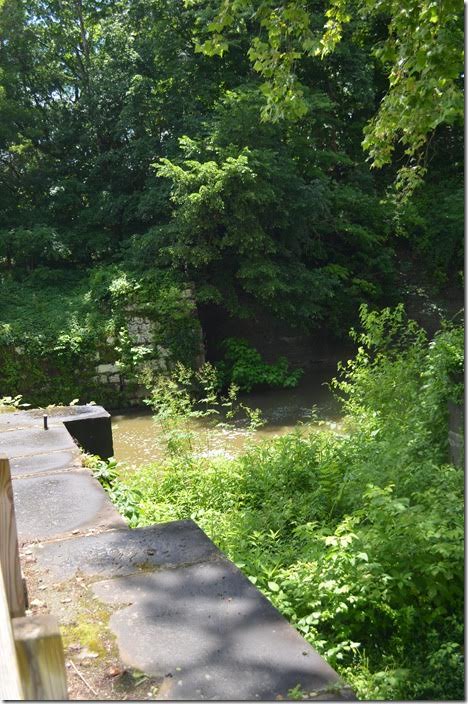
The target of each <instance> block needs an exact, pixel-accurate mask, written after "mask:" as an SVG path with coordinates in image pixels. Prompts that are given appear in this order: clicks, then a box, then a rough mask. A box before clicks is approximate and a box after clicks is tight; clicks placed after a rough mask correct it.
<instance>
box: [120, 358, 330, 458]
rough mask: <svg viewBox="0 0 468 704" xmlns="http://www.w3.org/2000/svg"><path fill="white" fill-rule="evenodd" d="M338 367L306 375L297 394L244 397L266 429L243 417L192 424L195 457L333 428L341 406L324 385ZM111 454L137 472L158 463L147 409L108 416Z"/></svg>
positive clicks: (155, 428) (157, 433) (160, 443)
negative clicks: (292, 433)
mask: <svg viewBox="0 0 468 704" xmlns="http://www.w3.org/2000/svg"><path fill="white" fill-rule="evenodd" d="M335 374H336V367H335V366H333V367H321V368H320V369H318V370H315V371H314V372H309V373H308V374H307V375H305V376H304V377H303V378H302V379H301V381H300V383H299V385H298V386H297V387H296V388H295V389H266V390H263V391H254V392H252V393H248V394H247V393H244V394H241V395H240V397H239V401H241V402H242V403H244V404H247V405H248V406H249V407H250V408H254V409H255V408H259V409H260V410H261V412H262V417H263V420H264V425H263V426H262V427H261V428H260V429H259V430H257V431H256V432H255V433H252V432H251V431H249V429H248V420H247V419H246V417H245V414H242V415H243V417H242V416H239V417H237V418H236V419H235V420H232V421H229V422H228V423H225V424H223V426H222V427H219V426H218V427H217V425H216V424H217V423H218V422H219V419H218V418H216V419H215V418H198V419H190V420H189V421H188V422H187V424H186V425H185V426H184V427H183V428H182V429H181V430H182V431H186V432H189V433H190V434H191V436H192V437H191V442H192V445H193V448H194V451H195V453H196V454H199V455H203V456H216V455H221V454H222V455H224V456H228V457H233V456H235V455H236V454H238V453H239V452H241V451H242V450H243V449H244V448H245V446H246V445H247V444H248V443H250V442H257V441H259V440H262V439H264V438H271V437H274V436H278V435H283V434H284V433H288V432H290V431H291V430H293V429H294V428H295V427H298V426H305V427H308V428H310V427H318V426H319V422H320V421H321V422H322V423H323V422H325V424H326V425H327V426H328V427H331V428H332V429H334V428H336V427H337V426H338V425H339V422H340V419H341V411H340V405H339V403H338V401H337V400H336V399H335V398H334V397H333V395H332V392H331V390H330V388H329V387H328V386H327V382H329V381H330V379H332V378H333V376H334V375H335ZM321 427H322V426H321ZM112 431H113V437H114V454H115V457H116V458H117V460H120V461H125V462H128V464H129V465H130V466H133V467H138V466H141V465H144V464H148V463H150V462H154V461H157V460H160V459H161V458H162V457H163V455H164V446H165V438H167V436H165V434H164V431H163V429H162V428H161V426H160V424H158V423H157V422H156V421H155V420H154V419H153V417H152V414H151V411H150V410H146V409H139V410H132V411H125V412H122V413H118V412H117V413H116V414H115V415H113V417H112Z"/></svg>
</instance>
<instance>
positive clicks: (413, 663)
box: [124, 308, 464, 700]
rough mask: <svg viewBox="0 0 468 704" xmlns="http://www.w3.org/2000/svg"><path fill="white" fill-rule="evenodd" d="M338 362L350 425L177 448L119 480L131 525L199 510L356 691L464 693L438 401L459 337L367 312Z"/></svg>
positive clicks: (446, 390) (453, 369) (459, 358)
mask: <svg viewBox="0 0 468 704" xmlns="http://www.w3.org/2000/svg"><path fill="white" fill-rule="evenodd" d="M361 318H362V323H363V328H364V332H363V333H361V334H359V335H358V334H355V337H356V340H357V342H358V343H359V351H358V354H357V356H356V358H355V359H354V360H351V361H350V362H348V363H347V364H346V365H344V366H343V367H342V369H341V379H340V380H338V381H336V382H335V386H336V389H337V391H338V392H339V393H341V394H342V396H343V398H344V407H345V410H346V412H347V414H348V416H347V421H346V423H347V434H345V435H341V436H337V435H334V434H332V433H329V432H325V431H324V432H313V433H310V434H308V435H304V434H301V433H299V432H296V433H292V434H290V435H288V436H283V437H281V438H278V439H276V440H274V441H270V442H266V443H263V444H260V445H258V446H255V447H252V448H251V449H249V450H248V451H247V452H246V453H245V454H244V455H243V456H241V457H239V458H237V459H235V460H232V461H227V460H215V461H213V460H211V461H207V460H206V459H197V458H195V457H193V456H192V457H191V458H190V460H189V461H187V456H186V455H185V456H184V458H181V457H178V456H177V455H176V456H174V455H172V457H171V458H170V459H168V461H167V462H166V464H165V465H164V466H158V467H156V466H150V467H147V468H145V469H142V470H141V471H139V472H137V473H135V474H134V475H131V476H129V477H127V478H126V479H125V484H124V485H125V487H126V489H128V490H131V491H133V492H135V491H136V492H137V494H135V496H136V497H137V498H136V500H135V505H136V511H137V514H138V518H137V520H136V522H138V524H139V525H147V524H150V523H153V522H159V521H167V520H172V519H185V518H193V519H194V520H195V521H196V522H197V523H198V524H199V525H200V526H201V527H202V528H203V529H204V530H205V531H206V532H207V533H208V535H209V536H210V537H211V538H212V539H213V540H214V541H215V543H216V544H217V545H219V547H220V548H221V549H222V550H224V551H225V552H226V553H227V555H228V556H229V557H230V558H231V559H232V560H233V561H234V562H236V564H237V565H238V566H239V567H240V568H241V569H242V570H243V571H244V572H245V574H247V575H248V577H249V578H250V580H251V581H252V582H253V583H254V584H256V585H257V586H258V587H259V588H260V589H261V590H262V591H263V592H264V593H265V594H266V595H267V596H268V597H269V598H270V599H271V601H272V602H273V603H274V604H275V605H276V606H277V607H278V609H279V610H280V611H281V612H282V613H283V614H284V615H285V616H286V617H287V618H288V619H289V620H290V621H291V622H292V623H293V624H294V625H295V626H296V628H298V630H299V631H300V632H301V633H302V634H303V635H304V636H305V638H307V640H309V641H310V642H311V643H312V644H313V645H314V646H315V647H316V648H317V649H318V650H319V651H320V652H321V653H322V654H323V655H324V656H325V657H326V658H327V659H328V660H329V662H330V663H331V664H333V665H334V666H335V667H337V669H338V670H339V671H340V672H341V673H342V675H343V676H344V678H345V679H346V680H347V681H348V682H349V683H350V684H351V685H352V686H353V687H354V688H355V690H356V692H357V694H358V696H359V697H360V698H364V699H375V698H380V699H382V698H385V699H436V700H439V699H459V698H462V696H463V657H462V646H463V513H464V512H463V473H462V471H461V470H460V469H459V468H456V467H454V466H452V465H450V464H449V463H448V446H447V430H448V429H447V401H448V400H449V399H452V400H453V399H455V400H460V392H461V387H460V384H459V383H456V382H455V381H454V379H455V378H456V376H457V374H458V376H459V374H460V371H461V369H462V364H463V331H462V330H461V329H460V328H457V327H446V328H445V329H444V330H442V331H441V332H440V333H439V334H438V335H437V336H436V337H435V339H434V340H433V341H431V342H428V341H427V339H426V336H425V335H424V333H423V332H422V331H421V330H420V329H419V328H418V327H417V326H416V325H415V324H413V323H406V322H405V320H404V313H403V310H402V309H401V308H397V309H396V310H395V311H390V310H385V311H383V312H382V313H380V314H376V313H369V312H368V311H367V310H366V309H365V308H363V309H362V311H361Z"/></svg>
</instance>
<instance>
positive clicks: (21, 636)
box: [12, 615, 68, 701]
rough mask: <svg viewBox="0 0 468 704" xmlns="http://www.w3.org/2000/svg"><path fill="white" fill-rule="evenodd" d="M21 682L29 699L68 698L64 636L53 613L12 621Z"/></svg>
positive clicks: (25, 695)
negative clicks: (62, 636) (51, 614)
mask: <svg viewBox="0 0 468 704" xmlns="http://www.w3.org/2000/svg"><path fill="white" fill-rule="evenodd" d="M12 624H13V636H14V639H15V645H16V655H17V658H18V665H19V671H20V676H21V682H22V685H23V690H24V697H25V699H26V700H31V699H32V700H36V701H37V700H39V701H44V700H66V699H68V693H67V675H66V670H65V659H64V654H63V645H62V638H61V636H60V630H59V627H58V624H57V621H56V619H55V618H54V617H53V616H49V615H43V616H26V617H23V618H15V619H13V621H12Z"/></svg>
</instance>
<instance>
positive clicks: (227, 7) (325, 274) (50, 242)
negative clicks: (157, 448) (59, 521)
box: [0, 0, 463, 405]
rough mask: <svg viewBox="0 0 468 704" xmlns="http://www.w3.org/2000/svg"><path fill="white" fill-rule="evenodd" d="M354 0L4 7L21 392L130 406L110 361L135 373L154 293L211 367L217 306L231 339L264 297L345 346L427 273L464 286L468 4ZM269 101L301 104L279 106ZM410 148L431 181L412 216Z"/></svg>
mask: <svg viewBox="0 0 468 704" xmlns="http://www.w3.org/2000/svg"><path fill="white" fill-rule="evenodd" d="M348 4H349V3H348V2H346V1H345V0H339V1H338V0H334V2H332V3H331V4H329V3H328V2H324V3H323V2H314V3H312V4H311V5H309V6H307V8H303V7H302V6H300V4H299V3H297V2H291V3H288V4H287V5H279V6H278V5H276V4H272V3H270V2H269V0H266V1H265V2H262V3H261V4H260V5H256V4H255V3H253V4H251V3H249V2H248V1H247V0H242V1H241V2H237V3H231V2H228V1H226V2H219V3H216V2H215V3H212V4H206V3H205V2H204V0H201V1H200V2H192V1H191V0H190V1H189V0H187V2H186V3H185V5H183V4H179V5H178V6H177V7H178V11H176V12H175V11H174V3H173V2H172V1H170V0H136V1H133V2H129V1H128V0H118V1H117V2H113V3H101V2H94V1H93V0H91V2H88V3H74V2H71V1H69V0H66V1H65V2H58V1H57V0H47V1H46V2H39V1H38V0H25V1H23V0H21V1H20V0H4V2H2V4H1V6H0V32H1V36H2V43H1V46H0V117H1V119H0V123H1V129H0V149H1V154H2V157H1V159H0V184H1V188H0V281H1V286H0V289H1V292H0V347H1V349H2V355H1V359H2V368H1V370H0V374H1V383H2V393H4V394H8V395H13V396H14V395H16V394H18V393H21V394H23V396H24V397H25V398H27V399H28V400H30V401H31V402H33V403H44V402H51V401H57V402H67V401H69V400H70V399H71V398H76V397H79V398H81V399H83V400H85V401H86V400H90V399H91V398H92V399H94V400H101V401H104V402H106V403H112V397H116V396H117V397H118V398H115V399H114V400H115V403H119V404H122V403H126V402H127V401H128V397H129V395H131V393H130V392H131V389H129V388H126V389H113V390H111V392H110V393H109V389H107V391H106V389H102V388H100V387H99V384H96V383H95V380H93V376H94V372H93V369H92V367H93V366H94V365H93V363H92V361H93V360H92V358H93V354H94V353H95V352H96V351H97V352H101V350H102V351H103V352H104V357H103V359H102V362H104V363H106V362H112V363H114V362H116V361H117V362H118V363H119V364H120V363H121V364H122V365H123V368H127V367H129V369H130V373H129V382H130V385H132V384H133V383H134V382H135V373H134V372H135V365H136V366H138V365H139V363H140V362H141V361H142V360H141V359H139V360H136V361H135V360H134V359H132V355H133V354H134V353H135V354H137V355H138V354H140V352H143V354H145V353H144V351H142V350H140V351H135V349H133V352H132V348H135V347H136V346H137V345H135V342H134V340H133V339H132V335H131V334H129V333H128V326H127V325H126V322H128V321H122V315H124V314H125V309H126V305H125V304H126V302H127V303H128V302H131V301H132V300H133V298H134V297H135V295H136V291H137V290H138V295H137V298H138V306H137V307H139V309H140V310H139V313H143V312H149V313H150V318H151V319H153V318H156V319H157V321H159V322H160V324H161V328H160V331H161V334H160V335H159V334H158V337H159V338H160V339H159V340H157V341H156V340H155V341H154V342H155V344H156V345H162V347H164V348H169V350H170V352H171V355H172V361H173V362H175V361H177V360H180V361H183V362H184V363H185V364H189V365H192V366H196V359H197V348H198V347H199V342H200V340H201V336H200V330H199V328H198V331H197V330H194V329H195V328H196V327H197V326H196V318H197V315H199V316H201V320H202V324H203V315H202V313H203V311H204V310H205V309H206V307H208V308H210V310H213V309H214V310H215V311H216V312H217V315H218V318H219V317H221V316H224V317H227V316H229V317H230V319H231V321H232V330H231V331H228V333H227V334H226V337H236V336H238V332H237V330H236V324H237V323H238V321H239V320H241V319H243V318H246V317H249V316H250V317H252V316H255V315H257V314H258V311H261V312H265V313H266V314H268V315H270V316H272V317H273V318H274V319H277V320H279V321H284V322H285V323H287V324H288V325H290V326H291V327H292V328H293V329H295V330H297V331H298V332H299V333H303V332H304V333H314V334H315V333H320V331H321V330H323V329H324V328H326V330H327V331H328V332H329V333H332V334H334V335H336V336H341V337H343V335H345V334H346V332H347V329H348V327H349V325H350V324H355V323H356V322H357V319H358V310H359V306H360V305H361V304H362V303H367V304H369V305H372V306H380V307H382V306H384V305H395V304H396V303H398V302H399V301H401V300H402V295H403V289H404V285H405V284H404V282H402V279H401V272H402V270H403V269H404V267H405V266H406V267H407V269H409V272H410V275H414V273H413V263H414V262H416V263H419V262H424V267H425V270H427V272H428V273H429V280H430V281H431V283H432V285H433V288H435V289H437V287H439V289H442V290H443V289H444V287H445V288H446V287H447V286H451V285H453V284H454V282H455V283H456V282H458V285H459V284H460V281H459V279H458V276H459V272H460V271H461V269H462V264H461V261H462V257H461V253H462V246H463V227H462V226H461V224H462V222H463V169H462V162H463V130H462V127H461V125H460V120H459V112H460V111H459V104H460V86H459V84H460V82H461V70H462V68H460V62H459V54H460V55H461V51H462V48H463V47H462V40H461V38H460V31H461V29H460V27H461V25H460V21H461V20H462V13H461V8H460V11H459V10H458V6H457V7H455V5H454V3H452V2H448V3H447V2H446V3H443V6H440V7H439V6H437V7H436V6H435V5H434V3H432V2H429V1H427V2H424V3H422V4H421V3H419V5H418V3H414V2H413V1H412V0H411V1H408V2H405V3H396V2H392V3H388V4H385V3H382V2H373V3H365V4H363V3H360V2H358V3H357V4H356V6H355V7H354V5H353V6H352V7H351V6H350V7H348ZM364 5H365V8H364ZM364 9H365V12H364ZM218 10H219V12H218ZM215 16H216V18H215ZM210 22H211V24H210ZM325 26H326V30H325V34H324V27H325ZM413 30H414V31H413ZM228 35H229V36H228ZM210 37H211V39H210ZM205 39H206V40H208V42H209V41H211V40H213V41H214V42H215V44H214V45H213V47H212V48H213V49H215V48H216V46H215V45H216V43H217V42H218V43H220V44H219V45H220V46H221V44H222V41H224V39H225V40H226V42H228V43H230V45H231V48H230V51H229V52H224V51H220V52H218V53H221V54H223V55H222V56H217V57H210V56H208V55H207V54H206V52H207V47H208V45H206V44H205V53H203V52H200V51H199V48H200V43H203V42H204V41H205ZM338 39H340V41H338ZM321 40H323V41H322V43H321V44H320V41H321ZM317 42H319V44H317ZM376 52H377V53H379V52H380V53H379V56H378V57H377V56H376ZM208 53H210V52H208ZM211 53H212V52H211ZM247 55H249V58H247ZM402 58H404V63H403V68H401V71H400V72H398V71H397V69H396V68H395V67H396V66H400V64H401V61H402ZM251 62H253V63H254V67H255V71H252V67H251ZM265 81H266V83H265ZM268 86H269V87H268ZM382 98H384V99H383V100H382ZM265 99H266V100H267V105H269V106H270V107H272V106H273V107H274V108H275V109H276V108H278V110H279V113H278V115H279V114H281V113H284V115H289V114H290V113H291V110H292V112H293V113H294V111H296V113H297V112H298V111H297V109H296V108H298V107H299V108H300V110H299V113H300V114H296V115H295V120H294V121H291V120H289V119H285V120H280V119H277V120H276V121H272V120H265V111H264V108H265ZM285 105H286V106H289V108H291V110H286V109H285V110H282V108H281V106H285ZM379 106H380V109H379ZM377 111H378V112H377ZM376 114H377V117H376ZM370 120H373V122H372V123H371V125H372V126H371V128H366V125H369V121H370ZM369 129H370V131H369ZM365 130H367V131H366V132H365ZM364 135H366V143H367V146H368V148H369V149H370V150H371V153H372V154H373V158H374V161H375V162H376V163H379V164H383V167H382V169H381V170H379V171H378V172H373V171H372V170H371V169H370V167H369V164H368V163H367V161H366V154H365V153H364V152H363V150H362V147H361V142H362V139H363V136H364ZM427 135H430V139H429V140H428V141H427V144H425V139H426V136H427ZM395 139H396V147H395V149H394V144H395ZM423 144H425V147H424V150H423V153H422V152H421V148H422V146H423ZM405 150H409V152H410V158H411V159H413V162H411V164H410V166H411V169H413V171H411V169H410V171H411V173H420V171H421V169H423V170H424V172H425V182H424V184H423V185H420V188H419V190H418V191H417V192H416V194H414V197H413V198H411V199H410V200H409V201H407V202H406V203H405V204H404V205H403V206H401V205H400V206H399V207H397V204H396V203H395V201H394V200H392V199H391V198H389V197H388V196H387V190H388V187H389V185H390V184H392V183H393V182H394V179H395V175H396V173H397V171H398V169H400V167H401V166H402V164H403V163H405V162H404V153H403V152H404V151H405ZM421 154H422V156H421ZM420 156H421V158H420ZM391 158H393V161H392V159H391ZM402 159H403V161H402ZM418 169H419V171H418ZM418 275H419V274H418ZM188 292H189V295H190V298H188V297H187V293H188ZM119 307H120V310H119V311H118V310H117V309H118V308H119ZM124 317H125V316H124ZM191 318H194V320H191ZM190 324H192V328H193V329H192V331H190V330H189V328H190V327H191V325H190ZM126 330H127V332H126ZM119 335H121V337H122V339H119ZM112 338H114V339H115V343H114V342H109V343H106V340H108V339H112ZM149 346H150V347H153V348H154V345H153V344H151V345H149ZM106 347H107V348H110V350H111V353H112V354H113V356H114V358H112V354H111V355H110V357H109V355H108V354H107V353H108V352H109V349H107V352H106V351H105V350H103V349H102V348H106ZM18 350H21V351H19V352H18ZM153 352H155V350H154V349H153ZM157 357H158V355H157V353H156V352H155V356H154V360H153V361H155V362H156V361H157ZM148 360H149V361H151V355H149V358H148V359H147V361H148ZM140 366H141V365H140ZM285 374H286V372H285ZM135 383H136V382H135ZM115 403H114V405H115Z"/></svg>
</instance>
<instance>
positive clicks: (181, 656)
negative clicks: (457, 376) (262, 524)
mask: <svg viewBox="0 0 468 704" xmlns="http://www.w3.org/2000/svg"><path fill="white" fill-rule="evenodd" d="M93 590H94V592H95V593H96V594H97V595H98V596H99V598H100V599H102V600H104V601H105V603H107V604H111V605H114V606H119V605H120V606H121V605H124V607H123V608H120V609H118V610H117V611H115V613H114V614H113V616H112V617H111V620H110V627H111V629H112V630H113V631H114V632H115V634H116V636H117V643H118V647H119V650H120V654H121V657H122V658H123V659H124V661H125V662H127V663H128V664H129V665H132V666H133V667H136V668H138V669H140V670H142V671H143V672H146V673H147V674H149V675H153V676H156V677H160V676H164V677H165V681H164V684H163V686H162V687H161V689H160V695H159V697H158V698H162V699H170V700H174V699H177V700H179V699H216V700H232V699H241V700H250V701H252V700H270V701H271V700H275V699H278V698H286V699H287V698H288V691H289V690H291V689H292V688H294V687H296V686H298V685H299V686H300V687H301V689H302V690H303V691H305V692H307V693H312V696H314V697H315V698H317V696H319V695H320V694H322V695H323V696H326V690H330V688H331V689H335V688H337V687H338V689H337V690H336V691H335V692H334V693H333V694H332V695H330V692H329V693H328V698H332V699H342V698H353V697H352V695H351V693H350V692H349V691H340V685H341V686H342V683H340V680H339V678H338V676H337V674H336V673H335V672H334V670H333V669H332V668H331V667H330V666H329V665H328V664H327V663H326V662H325V661H324V660H323V659H322V658H321V657H320V656H319V655H318V653H317V652H316V651H315V650H314V649H313V648H312V647H311V646H310V645H309V644H308V643H307V642H306V641H305V640H304V639H303V638H302V637H301V636H300V635H299V633H298V632H297V631H296V630H295V629H294V628H292V627H291V626H290V625H289V623H288V622H287V621H286V620H285V619H284V618H283V617H282V616H281V615H280V614H279V612H278V611H277V610H276V609H275V608H274V607H273V606H272V605H271V604H270V603H269V602H268V601H267V599H265V597H263V595H262V594H261V593H260V592H259V591H258V589H256V588H255V587H254V586H253V585H252V584H251V583H250V582H249V580H248V579H247V578H246V577H245V576H244V575H243V574H242V573H241V572H240V570H238V569H237V567H235V566H234V565H233V564H232V563H231V562H230V561H229V560H227V559H226V558H225V557H224V556H223V555H222V553H221V552H218V558H217V560H212V561H210V562H209V563H207V562H205V563H201V564H197V565H190V566H181V567H179V568H178V569H174V568H172V569H160V570H157V571H155V572H152V573H150V572H147V573H144V574H138V575H129V576H127V577H120V578H117V579H111V580H106V581H104V582H97V583H95V584H94V585H93ZM136 634H138V638H136V637H135V635H136Z"/></svg>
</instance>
